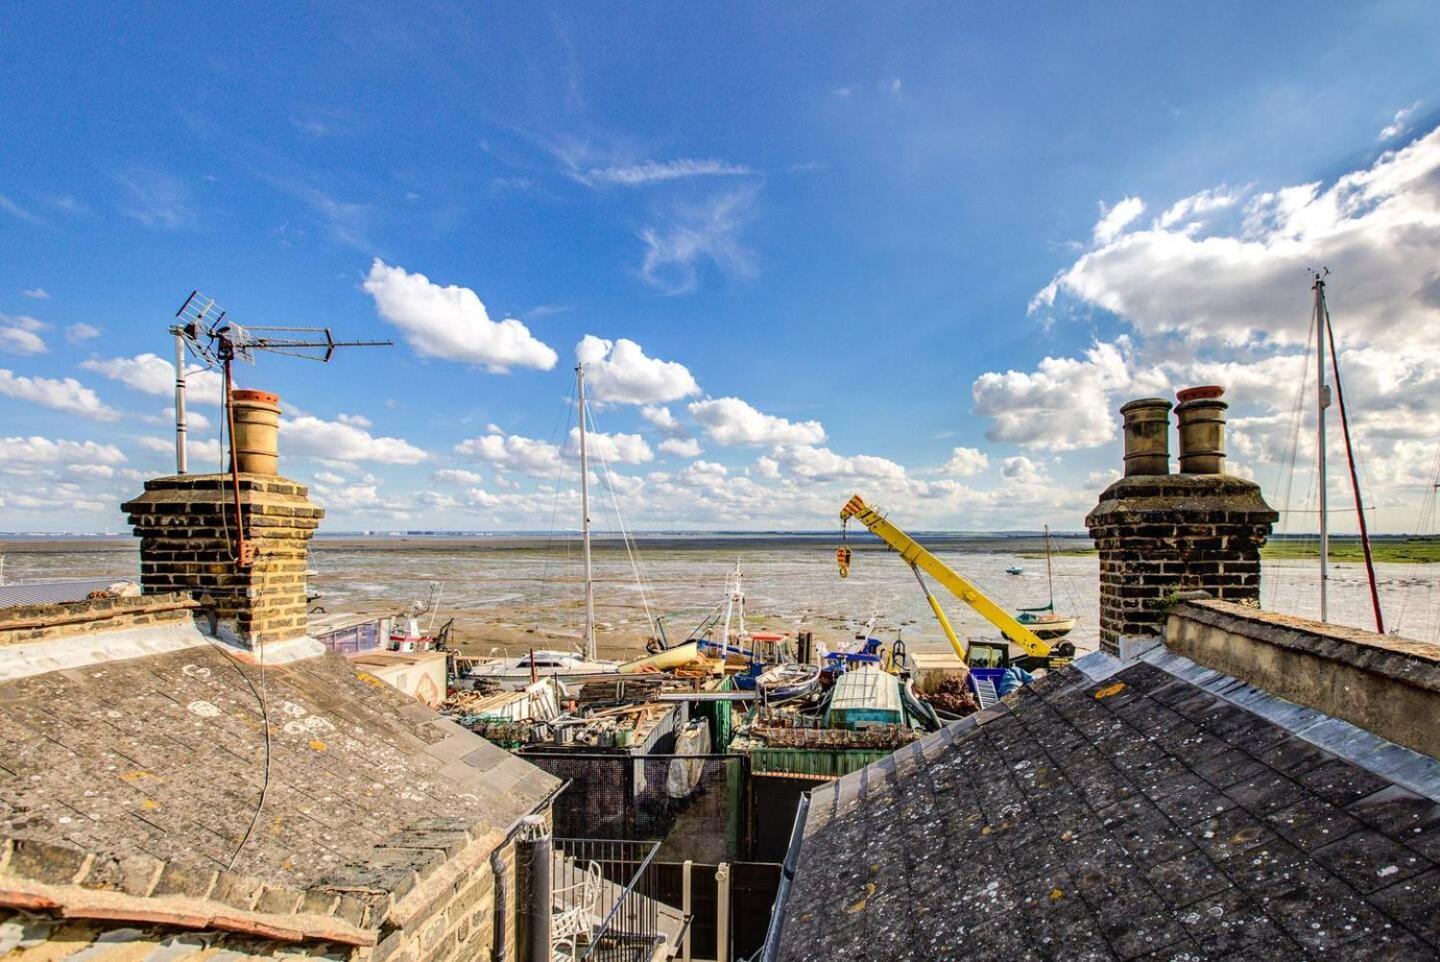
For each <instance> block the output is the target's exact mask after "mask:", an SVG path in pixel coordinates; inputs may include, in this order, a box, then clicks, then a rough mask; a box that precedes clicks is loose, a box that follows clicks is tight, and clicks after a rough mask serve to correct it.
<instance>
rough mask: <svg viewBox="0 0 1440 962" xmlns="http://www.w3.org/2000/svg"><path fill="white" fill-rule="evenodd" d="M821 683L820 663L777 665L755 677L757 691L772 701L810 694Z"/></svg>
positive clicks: (766, 699)
mask: <svg viewBox="0 0 1440 962" xmlns="http://www.w3.org/2000/svg"><path fill="white" fill-rule="evenodd" d="M819 684H820V666H819V665H800V664H789V665H776V666H775V667H774V668H771V669H768V670H767V671H765V672H763V673H761V675H760V677H759V678H757V679H755V689H756V691H757V692H759V693H760V694H761V695H762V696H763V697H764V700H765V701H767V702H772V703H773V702H777V701H788V700H789V699H791V698H799V697H800V696H802V695H808V694H810V693H811V692H812V691H814V690H815V688H816V686H817V685H819Z"/></svg>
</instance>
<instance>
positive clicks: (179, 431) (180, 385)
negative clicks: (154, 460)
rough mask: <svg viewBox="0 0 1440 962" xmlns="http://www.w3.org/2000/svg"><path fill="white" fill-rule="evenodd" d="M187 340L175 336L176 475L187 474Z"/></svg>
mask: <svg viewBox="0 0 1440 962" xmlns="http://www.w3.org/2000/svg"><path fill="white" fill-rule="evenodd" d="M185 467H186V465H185V338H184V337H183V336H181V335H180V334H176V335H175V473H176V474H184V473H185Z"/></svg>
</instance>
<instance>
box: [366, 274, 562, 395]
mask: <svg viewBox="0 0 1440 962" xmlns="http://www.w3.org/2000/svg"><path fill="white" fill-rule="evenodd" d="M364 288H365V291H366V293H368V294H369V295H370V296H371V297H373V298H374V299H375V308H376V310H378V311H379V312H380V316H381V317H383V318H385V320H387V321H389V322H390V323H392V324H394V325H395V326H396V327H398V328H400V330H401V331H402V332H404V335H405V340H406V341H407V342H409V344H410V346H411V347H412V348H414V349H415V352H416V353H417V354H421V355H424V356H427V357H439V358H445V359H446V360H451V361H463V362H466V363H470V364H479V365H481V366H483V367H484V368H485V369H486V370H489V371H491V372H494V373H505V372H507V371H509V370H510V368H512V367H530V368H536V369H538V370H542V371H548V370H550V369H551V368H552V367H554V366H555V362H556V361H557V360H559V356H558V355H557V354H556V353H555V351H554V350H553V349H551V348H550V347H549V346H548V345H546V344H544V343H542V342H541V341H539V340H537V339H536V338H535V336H534V335H533V334H531V333H530V329H529V328H527V327H526V326H525V325H524V324H522V323H520V322H519V321H517V320H515V319H514V318H508V319H506V320H503V321H493V320H491V319H490V314H489V312H488V311H487V310H486V309H485V305H484V304H483V303H481V301H480V298H479V297H478V296H476V294H475V292H474V291H472V290H470V289H469V288H468V287H457V286H455V285H451V286H449V287H441V286H440V285H439V284H434V283H432V282H431V281H430V279H429V278H428V277H426V276H425V275H424V274H411V273H409V272H407V271H406V270H405V269H404V268H402V267H390V266H387V265H386V264H385V263H384V262H383V261H382V260H380V259H379V258H378V257H377V258H376V259H375V262H374V263H373V264H372V265H371V267H370V273H369V275H368V276H367V277H366V278H365V284H364Z"/></svg>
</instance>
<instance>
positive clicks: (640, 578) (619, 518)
mask: <svg viewBox="0 0 1440 962" xmlns="http://www.w3.org/2000/svg"><path fill="white" fill-rule="evenodd" d="M585 410H586V412H587V413H589V415H590V423H591V424H595V425H596V427H597V428H598V427H599V424H598V422H597V421H596V420H595V411H594V409H593V408H591V407H590V404H589V403H588V402H587V403H586V404H585ZM595 433H596V434H599V433H600V432H599V431H598V430H597V431H596V432H595ZM595 454H596V456H597V457H598V458H599V459H600V468H601V470H602V471H604V473H605V486H606V488H607V489H609V491H610V503H611V505H613V506H614V508H615V522H616V526H617V527H619V529H620V539H621V541H622V542H623V543H624V545H625V554H626V556H627V557H629V559H630V570H631V571H632V572H634V574H635V584H636V586H637V587H638V588H639V589H640V605H641V607H642V608H644V610H645V621H646V623H647V624H649V626H650V634H651V635H652V636H654V637H657V638H658V637H659V634H660V633H659V631H658V630H657V629H656V627H655V616H654V614H653V613H652V612H651V610H650V599H649V597H648V596H647V593H646V588H647V584H646V581H645V576H644V575H643V574H641V571H640V563H639V562H638V561H637V560H636V551H635V550H634V549H633V548H632V545H631V543H630V533H629V532H628V531H626V530H625V518H624V516H623V515H622V514H621V513H620V501H619V499H618V498H616V497H615V481H614V477H613V476H612V475H611V473H610V463H609V462H608V461H606V460H605V452H604V451H602V450H601V449H600V448H599V447H597V448H596V449H595Z"/></svg>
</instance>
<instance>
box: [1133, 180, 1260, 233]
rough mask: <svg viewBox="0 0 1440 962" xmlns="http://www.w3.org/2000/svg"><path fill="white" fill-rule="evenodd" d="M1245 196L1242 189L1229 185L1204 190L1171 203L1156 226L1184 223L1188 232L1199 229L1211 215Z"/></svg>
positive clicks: (1169, 227) (1166, 228) (1164, 227)
mask: <svg viewBox="0 0 1440 962" xmlns="http://www.w3.org/2000/svg"><path fill="white" fill-rule="evenodd" d="M1243 197H1244V195H1243V194H1242V193H1241V192H1240V191H1238V190H1231V189H1230V188H1228V187H1216V188H1213V189H1211V190H1202V191H1200V192H1199V193H1195V194H1191V195H1190V196H1189V197H1182V198H1180V199H1179V200H1177V201H1176V202H1175V203H1173V204H1171V205H1170V206H1169V207H1167V208H1166V209H1165V212H1164V213H1162V214H1161V215H1160V216H1159V217H1158V218H1157V219H1156V220H1155V224H1154V226H1156V227H1159V228H1161V229H1165V230H1168V229H1171V228H1175V227H1179V226H1181V225H1184V226H1185V228H1186V230H1187V232H1188V231H1193V230H1198V229H1199V228H1200V227H1201V226H1203V224H1204V221H1205V219H1206V218H1207V217H1208V216H1209V215H1211V214H1214V213H1215V212H1217V211H1222V210H1228V209H1230V208H1232V207H1234V206H1235V205H1236V204H1237V203H1239V202H1240V201H1241V200H1242V199H1243Z"/></svg>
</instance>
